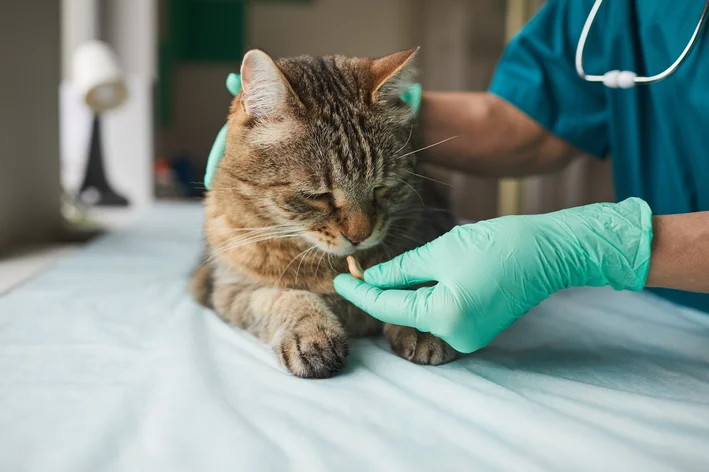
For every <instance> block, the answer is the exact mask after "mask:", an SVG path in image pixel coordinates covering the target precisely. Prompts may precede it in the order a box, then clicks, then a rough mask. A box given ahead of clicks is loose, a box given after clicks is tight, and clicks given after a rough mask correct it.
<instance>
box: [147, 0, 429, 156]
mask: <svg viewBox="0 0 709 472" xmlns="http://www.w3.org/2000/svg"><path fill="white" fill-rule="evenodd" d="M415 21H416V19H415V2H413V1H411V0H384V1H382V0H357V1H349V0H313V1H312V2H308V3H302V4H298V3H285V2H283V3H282V2H278V1H273V2H266V1H263V2H253V3H252V5H251V7H250V11H249V21H248V23H249V31H248V36H247V47H258V48H261V49H263V50H265V51H266V52H268V53H269V54H271V55H273V56H276V57H281V56H293V55H299V54H305V53H307V54H315V55H324V54H332V53H339V54H346V55H354V56H365V57H368V56H381V55H385V54H389V53H392V52H396V51H400V50H404V49H408V48H411V47H413V46H416V45H417V44H418V43H417V42H416V41H415V36H416V28H415ZM238 68H239V64H238V63H234V64H183V65H181V66H179V67H178V69H177V70H176V71H175V77H174V89H173V94H174V95H173V97H174V102H173V106H174V108H173V112H174V114H173V123H172V124H171V126H170V127H169V128H168V129H164V130H162V131H160V132H159V133H158V143H159V145H158V149H159V152H161V153H162V154H164V155H171V154H173V153H180V152H191V153H194V154H195V155H196V163H197V165H198V166H204V164H205V163H206V158H207V153H208V152H209V149H210V147H211V145H212V142H213V141H214V136H215V135H216V134H217V132H218V131H219V129H220V128H221V127H222V125H223V124H224V119H225V117H226V113H227V111H228V107H229V103H230V100H231V97H230V95H229V94H228V93H227V91H226V88H225V86H224V80H225V79H226V76H227V74H229V73H230V72H234V71H238Z"/></svg>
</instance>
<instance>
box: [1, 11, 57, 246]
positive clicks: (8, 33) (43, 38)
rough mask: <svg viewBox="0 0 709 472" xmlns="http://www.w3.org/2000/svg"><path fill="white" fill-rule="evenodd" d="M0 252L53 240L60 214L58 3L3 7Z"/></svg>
mask: <svg viewBox="0 0 709 472" xmlns="http://www.w3.org/2000/svg"><path fill="white" fill-rule="evenodd" d="M0 9H1V10H2V13H0V57H1V58H2V72H1V73H0V104H1V105H0V250H3V249H5V248H7V247H8V246H9V245H11V244H13V243H18V242H22V243H31V242H39V241H43V240H49V239H51V238H53V237H54V236H55V235H56V234H57V233H58V231H59V228H60V225H61V219H60V213H59V196H60V187H59V136H58V133H59V124H58V115H59V111H58V98H57V86H58V84H59V77H60V50H59V43H60V41H59V24H60V14H59V2H56V1H48V0H46V1H42V2H41V7H39V6H38V5H37V2H34V1H27V0H2V7H0Z"/></svg>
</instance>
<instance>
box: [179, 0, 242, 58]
mask: <svg viewBox="0 0 709 472" xmlns="http://www.w3.org/2000/svg"><path fill="white" fill-rule="evenodd" d="M170 6H171V8H173V10H172V12H173V14H172V15H171V16H172V21H171V27H172V31H171V36H173V34H174V40H175V46H176V51H175V52H176V58H175V59H176V60H178V61H237V62H238V61H240V60H241V58H242V56H243V55H244V31H245V25H244V22H245V19H246V0H172V1H171V2H170Z"/></svg>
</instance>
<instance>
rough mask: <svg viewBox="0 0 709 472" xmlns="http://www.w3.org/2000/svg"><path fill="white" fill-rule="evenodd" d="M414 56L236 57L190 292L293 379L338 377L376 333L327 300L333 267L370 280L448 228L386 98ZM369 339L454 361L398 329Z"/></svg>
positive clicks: (438, 345) (396, 104) (401, 108)
mask: <svg viewBox="0 0 709 472" xmlns="http://www.w3.org/2000/svg"><path fill="white" fill-rule="evenodd" d="M414 55H415V50H411V51H405V52H401V53H397V54H393V55H391V56H387V57H385V58H381V59H376V60H372V59H359V58H346V57H342V56H331V57H320V58H316V57H309V56H304V57H297V58H290V59H280V60H278V61H277V62H274V61H273V60H272V59H271V58H270V57H269V56H267V55H266V54H265V53H263V52H261V51H256V50H255V51H250V52H249V53H247V55H246V56H245V57H244V61H243V64H242V70H241V73H242V83H243V90H242V92H241V93H240V94H239V95H238V96H237V97H235V99H234V101H233V103H232V107H231V110H230V114H229V118H228V129H229V132H228V136H227V145H226V152H225V155H224V158H223V159H222V161H221V162H220V164H219V167H218V169H217V172H216V174H215V177H214V181H213V189H212V190H211V191H210V192H208V195H207V197H206V200H205V210H206V223H205V228H204V232H205V236H206V239H207V244H206V250H205V255H204V257H203V260H202V261H201V263H200V264H199V266H198V267H197V268H196V269H195V272H194V273H193V277H192V284H191V289H192V292H193V294H194V295H195V297H196V299H197V300H198V301H199V302H200V303H202V304H204V305H206V306H209V307H213V308H214V309H215V310H216V312H217V313H218V314H219V315H220V316H221V317H222V318H223V319H224V320H225V321H227V322H228V323H230V324H232V325H233V326H236V327H238V328H241V329H244V330H247V331H249V332H251V333H253V334H254V335H255V336H257V337H259V338H260V339H261V340H262V341H264V342H265V343H267V344H269V345H270V346H272V348H273V349H274V351H275V353H276V354H277V355H278V356H279V358H280V360H281V363H282V364H283V365H284V367H285V368H286V369H288V370H289V371H290V372H292V373H293V374H295V375H298V376H301V377H329V376H331V375H333V374H335V373H336V372H337V371H338V370H340V369H341V368H342V367H343V366H344V363H345V358H346V356H347V337H348V336H364V335H370V334H376V333H381V332H382V328H383V327H382V324H381V323H380V322H379V321H377V320H375V319H373V318H371V317H370V316H368V315H367V314H365V313H363V312H361V311H359V310H358V309H356V308H355V307H354V306H352V305H351V304H349V303H348V302H346V301H344V300H343V299H342V298H340V297H339V296H338V295H337V294H336V293H335V292H334V289H333V285H332V280H333V278H334V277H335V275H337V274H338V273H343V272H347V266H346V263H345V257H346V256H347V255H350V254H354V256H355V257H356V258H357V260H358V261H359V262H360V263H361V264H362V266H364V267H365V268H366V267H370V266H372V265H374V264H377V263H379V262H382V261H385V260H388V259H390V258H391V257H393V256H395V255H397V254H400V253H402V252H404V251H406V250H408V249H411V248H414V247H416V246H418V245H421V244H423V243H425V242H427V241H430V240H431V239H434V238H435V237H437V236H439V235H441V234H442V233H444V232H446V231H448V230H449V229H450V228H451V227H452V225H453V219H452V217H451V215H450V214H449V213H448V212H447V211H446V210H445V209H444V208H443V207H444V206H445V205H444V204H443V203H442V202H441V201H440V200H436V198H435V193H434V192H433V191H432V188H431V187H430V186H428V185H426V183H427V182H426V181H424V180H422V179H421V177H420V174H422V173H423V171H422V169H421V166H420V165H419V162H418V160H417V157H416V153H415V152H413V151H414V148H413V146H412V142H415V139H411V138H412V134H415V133H413V132H414V131H415V130H414V127H415V120H414V116H413V114H412V111H411V109H410V107H408V105H406V104H405V103H403V102H402V101H401V100H400V99H399V93H400V87H401V86H402V84H405V83H407V81H408V80H410V79H411V76H412V73H413V67H412V64H411V63H412V59H413V57H414ZM417 174H418V175H417ZM383 332H384V334H385V336H386V337H387V339H388V340H389V341H390V342H391V344H392V349H393V351H394V352H395V353H396V354H398V355H399V356H402V357H404V358H406V359H409V360H411V361H413V362H418V363H423V364H440V363H443V362H447V361H449V360H451V359H453V358H455V357H456V354H457V353H456V352H455V351H454V350H453V349H452V348H450V346H448V345H447V344H446V343H445V342H443V341H441V340H440V339H438V338H435V337H433V336H431V335H430V334H426V333H419V332H417V331H416V330H414V329H411V328H404V327H400V326H387V327H386V328H384V330H383Z"/></svg>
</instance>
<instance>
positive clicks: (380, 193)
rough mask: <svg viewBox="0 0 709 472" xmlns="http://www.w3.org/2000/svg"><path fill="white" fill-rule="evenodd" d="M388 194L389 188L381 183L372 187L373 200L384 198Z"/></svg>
mask: <svg viewBox="0 0 709 472" xmlns="http://www.w3.org/2000/svg"><path fill="white" fill-rule="evenodd" d="M388 194H389V189H388V188H387V187H385V186H383V185H380V186H378V187H374V200H380V199H382V198H386V196H387V195H388Z"/></svg>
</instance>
